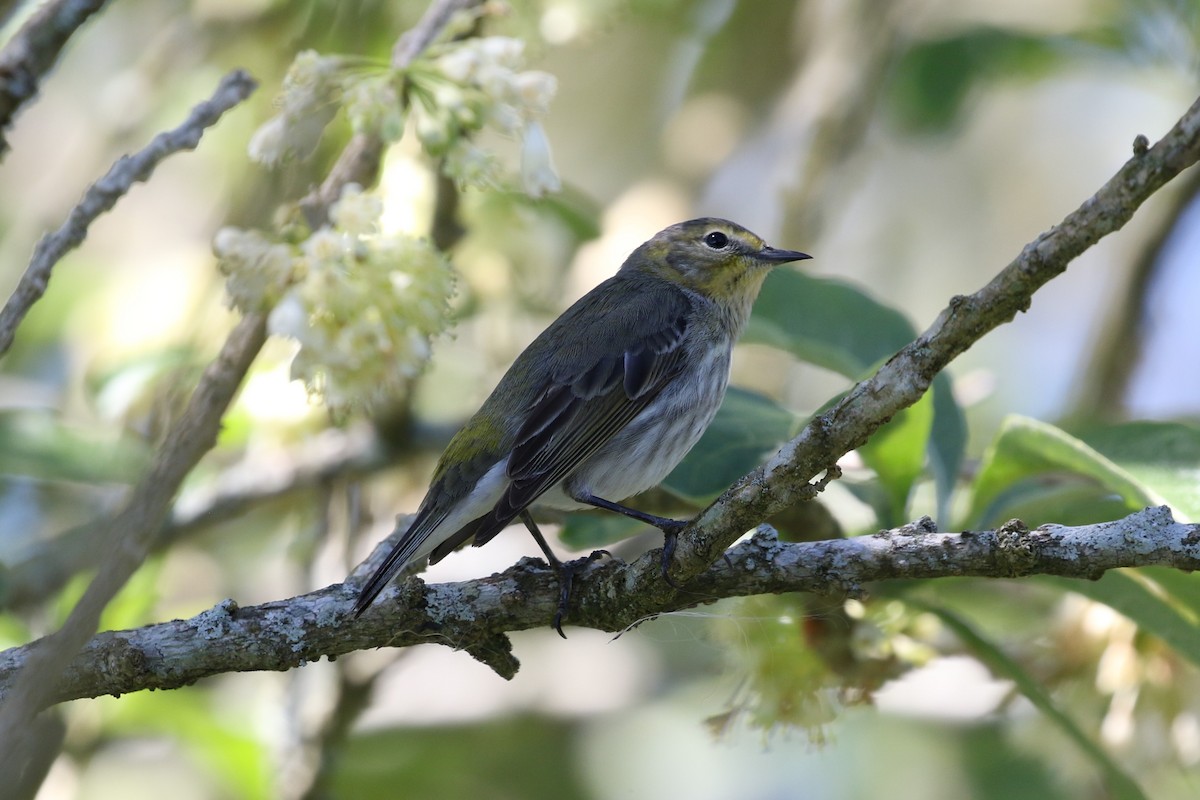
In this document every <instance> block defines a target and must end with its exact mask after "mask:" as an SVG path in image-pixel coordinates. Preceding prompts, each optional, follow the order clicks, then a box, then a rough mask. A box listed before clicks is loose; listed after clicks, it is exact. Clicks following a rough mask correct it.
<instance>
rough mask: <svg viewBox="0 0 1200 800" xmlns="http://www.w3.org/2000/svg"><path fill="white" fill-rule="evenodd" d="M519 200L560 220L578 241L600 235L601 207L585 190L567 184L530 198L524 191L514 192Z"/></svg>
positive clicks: (588, 239) (584, 240)
mask: <svg viewBox="0 0 1200 800" xmlns="http://www.w3.org/2000/svg"><path fill="white" fill-rule="evenodd" d="M516 195H517V198H518V200H519V201H520V202H522V203H525V204H528V205H531V206H533V207H534V208H536V209H538V210H539V211H542V212H545V213H547V214H549V215H551V216H552V217H554V218H555V219H557V220H558V221H559V222H561V223H562V224H563V225H564V226H565V227H566V229H567V230H568V231H570V232H571V235H572V236H574V237H575V239H576V240H578V241H580V242H586V241H590V240H592V239H595V238H597V237H599V236H600V214H601V211H602V209H601V208H600V206H599V205H598V204H597V203H596V201H595V199H594V198H593V197H592V196H591V195H589V194H587V193H586V192H583V191H580V190H579V189H577V188H575V187H574V186H571V185H570V184H567V185H565V186H563V188H562V191H560V192H555V193H552V194H548V195H546V196H545V197H542V198H540V199H538V200H531V199H530V198H529V196H528V195H526V194H525V193H524V192H518V193H516Z"/></svg>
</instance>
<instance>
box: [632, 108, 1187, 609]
mask: <svg viewBox="0 0 1200 800" xmlns="http://www.w3.org/2000/svg"><path fill="white" fill-rule="evenodd" d="M1197 159H1200V99H1198V100H1197V101H1196V102H1194V103H1193V104H1192V106H1191V108H1189V109H1188V110H1187V112H1186V113H1185V114H1184V115H1183V117H1181V118H1180V120H1179V121H1178V122H1177V123H1175V125H1174V127H1172V128H1171V130H1170V131H1169V132H1168V133H1167V134H1166V135H1165V136H1164V137H1163V138H1162V139H1161V140H1160V141H1159V142H1158V143H1157V144H1155V145H1154V147H1152V148H1150V149H1149V150H1144V149H1142V150H1139V149H1137V148H1135V154H1134V157H1133V158H1132V159H1130V160H1129V161H1128V162H1126V164H1125V165H1124V166H1123V167H1121V169H1120V170H1119V171H1118V172H1117V174H1116V175H1114V176H1113V177H1112V178H1111V179H1110V180H1109V181H1108V182H1107V183H1106V184H1104V186H1103V187H1101V188H1100V190H1099V191H1098V192H1096V193H1095V194H1094V195H1093V196H1092V197H1090V198H1089V199H1088V200H1087V201H1085V202H1084V203H1083V205H1081V206H1080V207H1079V208H1078V209H1076V210H1075V211H1073V212H1072V213H1071V214H1069V215H1067V217H1066V218H1065V219H1064V220H1063V221H1062V222H1061V223H1059V224H1058V225H1056V226H1055V227H1053V228H1051V229H1050V230H1048V231H1046V232H1045V233H1043V234H1041V235H1040V236H1038V237H1037V238H1036V239H1035V240H1034V241H1033V242H1031V243H1029V244H1028V245H1026V246H1025V248H1024V249H1023V250H1022V251H1021V254H1020V255H1019V256H1017V258H1015V259H1014V260H1013V261H1012V262H1011V263H1010V264H1009V265H1008V266H1007V267H1005V268H1004V269H1003V270H1002V271H1001V272H1000V273H999V274H998V275H997V276H996V277H995V278H993V279H992V280H991V282H990V283H988V284H987V285H986V286H984V287H983V288H982V289H980V290H979V291H977V292H976V293H975V294H972V295H968V296H965V297H964V296H958V297H954V298H953V299H951V301H950V305H949V306H948V307H947V308H946V309H945V310H943V311H942V313H941V314H940V315H939V316H938V318H937V320H935V321H934V323H933V325H931V326H930V327H929V329H928V330H927V331H925V332H924V333H922V334H921V335H920V336H918V337H917V339H916V340H915V341H913V342H912V343H911V344H909V345H907V346H906V347H904V348H903V349H902V350H900V352H898V353H896V355H894V356H892V358H891V359H889V360H888V362H887V363H886V364H884V365H883V366H882V367H881V368H880V369H879V370H878V371H877V372H876V373H875V374H874V375H872V376H871V377H870V378H868V379H866V380H864V381H862V382H861V383H859V384H858V385H857V386H855V387H854V388H853V389H852V390H851V391H850V392H849V393H848V394H847V395H846V396H845V397H844V398H842V400H841V402H839V403H838V404H837V405H836V406H834V407H833V408H832V409H830V410H829V411H827V412H825V413H824V414H821V415H820V416H818V417H816V418H814V419H813V420H812V422H810V423H809V424H808V426H807V427H805V429H804V430H803V431H801V433H800V435H799V436H797V437H796V438H795V439H793V440H792V441H790V442H788V443H787V444H786V445H784V447H783V448H782V449H781V450H780V451H779V452H778V453H776V454H775V455H774V456H773V457H772V458H771V459H770V460H768V461H767V463H765V464H764V465H763V466H762V467H760V468H759V469H757V470H755V471H754V472H752V473H750V474H749V475H747V476H745V477H744V478H742V479H741V480H739V481H738V482H737V483H735V484H734V485H733V486H732V487H730V489H729V490H728V491H726V492H725V493H724V494H723V495H721V497H720V498H718V499H717V501H716V502H714V503H713V504H712V505H711V506H709V508H708V509H706V510H705V511H704V512H703V513H701V514H700V515H699V516H697V517H696V519H695V520H693V523H692V525H691V526H689V528H688V529H687V530H685V531H684V532H683V533H682V534H681V536H680V538H679V546H678V549H677V550H676V556H675V558H676V563H677V565H678V566H677V568H676V569H675V570H672V574H673V575H675V576H676V578H677V579H678V578H682V579H683V580H688V579H690V578H691V577H692V576H694V575H697V574H699V573H700V572H702V571H703V570H704V569H706V568H707V567H708V565H709V564H712V563H713V562H714V561H716V559H718V558H720V556H721V553H722V552H723V551H724V550H725V548H727V547H728V546H729V545H730V544H731V543H732V542H733V541H734V540H736V539H737V538H738V536H740V535H741V534H742V532H743V531H746V530H748V529H750V528H751V527H753V526H754V525H755V524H756V523H757V522H758V521H760V520H762V519H766V518H767V517H769V516H770V515H771V514H774V513H777V512H779V511H781V510H783V509H784V508H787V507H788V506H789V505H792V504H793V503H795V502H796V501H797V500H800V499H803V497H804V496H805V494H806V493H807V492H809V491H810V490H809V488H808V482H809V481H811V480H812V479H813V478H814V477H816V476H817V475H819V474H820V473H821V472H822V471H824V470H826V469H827V468H828V467H829V466H830V465H832V464H835V463H836V462H837V460H838V459H839V458H841V457H842V456H843V455H845V454H846V453H848V452H850V451H851V450H853V449H855V448H857V447H860V446H861V445H863V444H864V443H865V442H866V441H867V438H868V437H869V436H870V435H871V434H872V433H874V432H875V431H876V430H878V429H879V428H880V427H881V426H882V425H883V424H885V423H886V422H887V421H888V420H890V419H891V418H892V417H893V416H894V415H895V414H896V413H897V412H899V411H901V410H902V409H904V408H907V407H909V406H911V405H912V404H913V403H915V402H917V400H919V399H920V398H921V397H922V395H924V394H925V392H926V391H927V390H928V389H929V386H930V384H931V383H932V381H933V379H934V377H935V376H936V375H937V374H938V373H939V372H940V371H941V370H942V369H944V368H945V367H946V366H947V365H948V364H949V363H950V362H951V361H952V360H953V359H954V358H956V357H957V356H958V355H960V354H961V353H963V352H964V351H966V350H967V349H968V348H969V347H971V345H973V344H974V343H975V342H977V341H978V340H979V339H981V338H982V337H983V336H984V334H986V333H988V332H989V331H991V330H992V329H994V328H996V327H998V326H1000V325H1002V324H1004V323H1006V322H1010V321H1012V319H1013V318H1014V317H1016V315H1017V313H1018V312H1020V311H1025V310H1026V309H1028V308H1029V305H1030V303H1031V302H1032V298H1033V294H1034V292H1036V291H1037V290H1038V289H1040V288H1041V287H1042V286H1043V285H1045V284H1046V283H1047V282H1048V281H1050V279H1052V278H1054V277H1056V276H1058V275H1059V274H1061V273H1062V272H1064V271H1065V270H1066V268H1067V265H1068V264H1070V262H1071V261H1072V260H1073V259H1074V258H1075V257H1076V256H1078V255H1079V254H1080V253H1082V252H1084V251H1085V250H1087V249H1088V248H1089V247H1091V246H1092V245H1094V244H1095V243H1096V242H1098V241H1099V240H1100V239H1102V238H1103V237H1105V236H1107V235H1108V234H1110V233H1112V232H1113V231H1116V230H1119V229H1120V228H1121V227H1122V226H1124V225H1125V223H1127V222H1128V221H1129V220H1130V219H1131V218H1132V217H1133V214H1134V212H1135V211H1137V209H1138V208H1139V207H1140V206H1141V204H1142V203H1143V202H1145V200H1146V199H1147V198H1149V197H1150V196H1151V195H1152V194H1154V192H1156V191H1157V190H1158V189H1160V188H1161V187H1162V186H1163V185H1164V184H1166V183H1167V181H1169V180H1171V179H1172V178H1174V177H1175V176H1176V175H1178V174H1179V173H1180V172H1182V171H1183V170H1184V169H1186V168H1187V167H1189V166H1192V165H1193V164H1195V163H1196V161H1197ZM641 565H642V567H643V568H644V569H645V570H646V572H647V574H649V573H650V572H652V571H653V570H655V569H657V567H656V566H655V565H654V563H653V558H650V557H647V558H645V559H643V560H642V562H641ZM667 588H668V589H669V587H667ZM660 591H661V587H660ZM651 602H656V601H654V600H652V601H651Z"/></svg>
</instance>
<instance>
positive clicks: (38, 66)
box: [0, 0, 106, 158]
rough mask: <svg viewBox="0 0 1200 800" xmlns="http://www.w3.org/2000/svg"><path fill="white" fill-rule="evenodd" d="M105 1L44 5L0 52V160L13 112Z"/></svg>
mask: <svg viewBox="0 0 1200 800" xmlns="http://www.w3.org/2000/svg"><path fill="white" fill-rule="evenodd" d="M105 2H106V0H54V2H50V3H46V4H45V5H44V6H42V7H41V8H40V9H38V10H37V12H36V13H34V15H33V16H32V17H30V18H29V21H28V22H26V23H25V24H24V25H22V26H21V30H19V31H17V34H16V36H14V37H13V38H12V39H11V40H9V42H8V44H6V45H5V46H4V49H3V50H0V158H4V155H5V153H7V152H8V149H9V148H8V139H7V137H5V135H4V132H5V131H6V130H7V129H8V126H9V125H11V124H12V121H13V118H14V117H16V115H17V112H18V111H20V110H21V108H22V107H23V106H24V105H25V104H26V103H27V102H29V101H30V100H32V99H33V98H34V97H35V96H36V95H37V92H38V84H39V83H41V80H42V77H43V76H45V74H46V73H47V72H49V71H50V69H51V68H52V67H53V66H54V64H55V62H56V61H58V54H59V53H60V52H62V49H63V47H65V46H66V44H67V41H68V40H69V39H70V38H71V36H72V35H74V33H75V31H77V30H79V28H80V26H82V25H83V23H85V22H87V21H88V19H90V18H91V16H92V15H93V14H95V13H96V12H97V11H99V10H100V9H102V8H103V7H104V6H105Z"/></svg>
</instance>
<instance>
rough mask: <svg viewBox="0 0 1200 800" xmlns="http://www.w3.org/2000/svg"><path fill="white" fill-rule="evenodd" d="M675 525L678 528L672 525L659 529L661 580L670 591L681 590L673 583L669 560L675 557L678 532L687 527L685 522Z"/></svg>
mask: <svg viewBox="0 0 1200 800" xmlns="http://www.w3.org/2000/svg"><path fill="white" fill-rule="evenodd" d="M676 524H677V525H678V527H675V526H674V525H672V526H667V527H663V528H662V529H661V530H662V532H663V549H662V561H661V569H662V576H663V580H664V581H666V582H667V585H668V586H670V587H671V588H672V589H679V588H681V587H680V585H679V584H678V583H677V582H676V581H675V579H674V578H672V577H671V560H672V559H673V558H674V557H675V545H676V544H678V543H679V532H680V531H681V530H683V529H684V528H686V527H687V523H686V522H679V523H676Z"/></svg>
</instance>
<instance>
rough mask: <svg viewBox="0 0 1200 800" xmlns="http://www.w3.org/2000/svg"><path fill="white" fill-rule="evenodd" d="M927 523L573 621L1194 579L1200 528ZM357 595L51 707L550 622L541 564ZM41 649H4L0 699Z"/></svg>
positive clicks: (114, 678)
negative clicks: (1058, 584) (1138, 579)
mask: <svg viewBox="0 0 1200 800" xmlns="http://www.w3.org/2000/svg"><path fill="white" fill-rule="evenodd" d="M932 527H933V526H932V523H929V522H928V520H924V521H922V523H918V524H917V525H912V526H906V527H904V528H900V529H897V530H893V531H883V532H880V533H878V534H875V535H873V536H862V537H858V538H855V539H835V540H828V541H819V542H805V543H799V544H788V543H783V542H780V541H778V540H777V539H776V538H775V536H774V534H773V531H771V530H770V529H769V528H764V529H761V530H760V531H759V532H758V533H756V534H755V536H754V537H752V538H751V539H749V540H747V541H744V542H742V543H741V544H739V545H737V546H736V547H734V548H733V549H731V550H730V551H729V560H728V563H727V562H726V561H725V560H721V561H719V562H718V563H717V564H716V565H714V566H712V567H710V568H709V569H708V570H706V571H705V572H703V573H701V574H699V575H697V576H695V577H694V578H693V579H692V580H691V581H689V582H688V583H687V584H686V585H685V586H684V587H683V589H682V590H681V591H680V592H678V593H676V594H673V595H671V596H669V597H667V598H665V599H663V601H662V602H661V603H659V604H658V605H656V606H655V607H654V608H652V609H649V610H639V611H636V612H635V611H633V610H631V608H630V605H629V604H628V603H626V602H625V600H626V598H628V597H629V595H630V593H632V592H637V591H639V589H638V586H637V582H638V575H637V570H636V569H635V568H633V567H632V566H628V565H625V564H621V563H617V562H608V563H598V564H595V565H593V566H592V567H591V568H590V569H589V570H588V572H587V575H586V580H585V581H583V582H582V583H583V584H584V585H585V586H586V592H585V594H584V596H583V597H581V598H580V600H581V602H580V603H579V606H580V610H579V611H578V614H579V616H578V618H577V619H575V620H574V621H575V622H576V623H577V624H580V625H586V626H589V627H593V628H598V629H601V630H606V631H623V630H626V629H627V628H629V627H630V626H633V625H636V624H638V623H639V622H641V621H643V620H644V619H646V618H647V617H650V616H654V615H656V614H661V613H668V612H671V611H677V610H679V609H683V608H688V607H692V606H696V605H700V604H703V603H711V602H713V601H716V600H720V599H723V598H728V597H738V596H743V595H748V594H764V593H783V592H818V593H823V594H833V595H845V594H860V593H862V592H863V591H864V589H863V587H864V586H866V585H867V584H870V583H871V582H874V581H881V580H890V579H911V578H940V577H948V576H979V577H991V578H1013V577H1019V576H1025V575H1059V576H1065V577H1073V578H1096V577H1099V576H1100V575H1101V574H1102V573H1103V572H1104V571H1105V570H1109V569H1115V568H1118V567H1134V566H1147V565H1160V566H1168V567H1175V568H1178V569H1200V525H1185V524H1182V523H1178V522H1175V520H1174V519H1173V518H1172V517H1171V512H1170V511H1169V510H1168V509H1167V508H1165V507H1160V508H1148V509H1146V510H1144V511H1140V512H1138V513H1136V514H1132V515H1130V516H1128V517H1126V518H1125V519H1122V520H1117V521H1115V522H1105V523H1100V524H1097V525H1084V526H1081V527H1075V528H1069V527H1063V526H1060V525H1045V526H1042V527H1041V528H1038V529H1036V530H1033V531H1030V530H1027V529H1026V528H1025V527H1024V526H1023V525H1022V524H1020V523H1019V522H1018V521H1015V520H1014V521H1013V522H1010V523H1008V524H1007V525H1005V526H1004V527H1003V528H1001V529H999V530H996V531H973V532H970V533H932V532H929V531H928V529H929V528H932ZM355 593H356V588H355V587H354V586H352V585H346V584H336V585H334V586H328V587H326V588H324V589H321V590H319V591H316V592H312V593H309V594H305V595H301V596H299V597H294V598H291V599H288V600H279V601H275V602H271V603H265V604H263V605H261V606H253V607H250V608H239V607H238V606H237V605H236V604H235V603H234V602H233V601H232V600H226V601H225V602H223V603H221V604H219V605H217V606H216V607H215V608H212V609H210V610H208V611H205V612H204V613H202V614H199V615H198V616H196V617H193V618H192V619H189V620H173V621H171V622H163V623H159V624H156V625H149V626H147V627H144V628H138V629H136V630H129V631H112V632H108V633H102V634H100V635H98V636H96V637H94V638H93V639H92V640H91V642H90V643H88V645H87V646H86V647H85V648H84V649H83V651H82V652H80V653H79V655H78V656H77V657H76V658H75V659H74V660H73V661H72V662H71V663H70V665H69V666H68V667H67V669H66V670H65V672H64V673H63V676H62V679H61V680H60V682H59V683H58V685H57V686H55V687H54V691H53V692H52V693H51V694H50V695H49V696H48V697H46V698H45V702H47V703H54V702H62V701H65V700H72V699H76V698H80V697H98V696H100V695H105V694H114V695H116V694H124V693H126V692H134V691H139V690H142V689H174V688H178V687H181V686H187V685H189V684H191V683H194V682H195V681H197V680H199V679H201V678H204V677H208V676H210V675H218V674H222V673H226V672H244V671H250V670H287V669H291V668H293V667H297V666H300V665H301V664H304V663H306V662H309V661H315V660H317V659H319V658H321V657H322V656H326V657H335V656H339V655H342V654H345V653H349V652H352V651H354V650H360V649H364V648H369V647H408V646H411V645H414V644H421V643H429V642H433V643H437V644H444V645H448V646H450V647H454V648H456V649H465V650H468V651H470V652H471V653H472V655H474V656H475V657H476V658H479V659H480V660H483V661H485V662H486V663H488V664H489V665H490V666H491V667H492V668H493V669H495V670H496V671H497V672H498V673H500V674H501V675H503V676H505V677H509V676H511V675H512V674H513V673H515V671H516V668H517V662H516V660H515V659H514V658H513V656H512V654H511V652H509V650H508V644H507V640H506V638H505V637H504V636H503V634H504V632H506V631H514V630H524V629H529V628H541V627H545V626H547V624H548V622H549V620H550V618H551V617H552V616H553V614H554V606H555V600H556V597H557V593H558V592H557V584H556V578H555V576H554V573H553V572H551V571H550V570H549V569H548V568H547V567H546V566H545V565H544V564H542V563H541V562H540V561H534V560H530V559H527V560H524V561H522V562H520V563H519V564H517V565H516V566H514V567H511V568H509V569H508V570H506V571H505V572H503V573H500V574H498V575H492V576H491V577H488V578H481V579H478V580H473V581H467V582H465V583H448V584H433V585H426V584H424V583H422V582H421V581H420V580H419V579H418V578H410V579H409V580H408V581H406V582H404V583H402V584H400V585H398V586H393V587H392V588H390V589H389V590H387V592H385V593H384V595H382V597H381V602H379V603H377V604H376V605H375V606H374V607H373V608H372V610H371V611H368V612H367V613H366V614H365V615H364V616H363V617H362V618H361V619H360V620H357V621H355V620H353V619H352V618H351V612H350V609H351V608H352V606H353V598H354V596H355ZM43 646H44V644H43V643H42V642H35V643H33V644H29V645H25V646H22V647H18V648H13V649H11V650H8V651H5V652H3V653H0V700H3V699H4V698H6V697H8V696H9V695H10V693H11V692H12V691H13V677H14V675H15V674H17V673H18V671H19V670H20V669H21V667H22V665H24V664H26V663H28V662H29V661H30V660H31V659H34V658H36V657H37V653H38V651H39V650H40V649H41V648H42V647H43Z"/></svg>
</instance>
